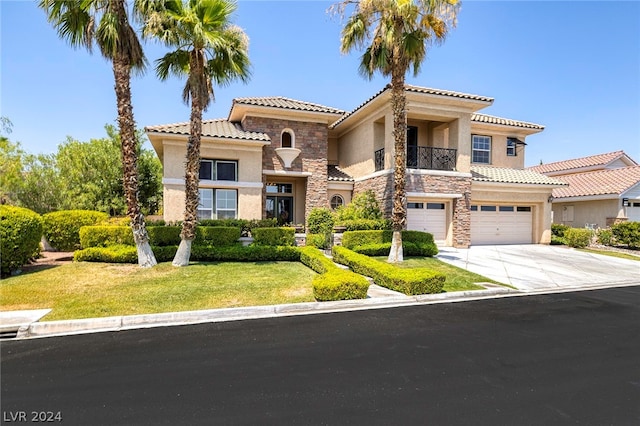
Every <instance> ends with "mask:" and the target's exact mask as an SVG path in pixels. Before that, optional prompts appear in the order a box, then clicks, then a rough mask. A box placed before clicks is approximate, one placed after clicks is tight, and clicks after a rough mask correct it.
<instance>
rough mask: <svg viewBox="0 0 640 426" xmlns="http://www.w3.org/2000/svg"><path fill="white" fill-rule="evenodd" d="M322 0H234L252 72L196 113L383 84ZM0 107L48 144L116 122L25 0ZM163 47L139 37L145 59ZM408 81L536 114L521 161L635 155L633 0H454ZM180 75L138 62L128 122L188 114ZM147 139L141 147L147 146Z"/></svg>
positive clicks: (38, 148) (351, 100)
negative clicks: (454, 9)
mask: <svg viewBox="0 0 640 426" xmlns="http://www.w3.org/2000/svg"><path fill="white" fill-rule="evenodd" d="M331 4H332V3H331V2H326V1H283V2H274V1H245V0H242V1H240V2H239V8H238V11H237V14H236V18H235V22H236V23H237V24H238V25H240V26H241V27H242V28H243V29H244V30H245V32H246V33H247V34H248V36H249V38H250V52H249V53H250V58H251V61H252V64H253V68H252V72H253V76H252V79H251V81H250V82H249V83H248V84H246V85H243V84H241V83H237V84H233V85H230V86H228V87H223V88H215V93H216V101H215V103H214V104H212V106H210V107H209V110H208V111H206V112H205V118H226V117H227V115H228V112H229V108H230V106H231V100H232V99H233V98H235V97H245V96H286V97H290V98H293V99H299V100H303V101H309V102H315V103H319V104H323V105H328V106H332V107H336V108H341V109H345V110H351V109H353V108H355V107H357V106H358V105H359V104H361V103H362V102H363V101H365V100H366V99H367V98H369V97H370V96H371V95H373V94H374V93H376V92H377V91H379V90H380V89H381V88H382V87H384V85H385V84H386V83H387V80H386V79H384V78H382V77H376V78H374V79H373V80H372V81H368V80H365V79H363V78H362V77H361V76H360V75H359V74H358V72H357V65H358V56H359V54H357V53H352V54H350V55H348V56H345V55H342V54H340V51H339V38H340V29H341V23H340V21H339V19H337V18H331V17H330V16H329V15H327V13H326V10H327V8H328V7H329V6H330V5H331ZM0 28H1V30H0V31H1V62H0V70H1V82H0V83H1V86H0V92H1V99H0V108H1V109H0V115H2V116H5V117H8V118H9V119H10V120H11V121H12V122H13V132H12V133H11V134H10V135H9V137H10V139H11V140H13V141H19V142H20V143H21V144H22V146H23V148H24V149H25V150H26V151H28V152H30V153H34V154H36V153H51V152H55V151H56V150H57V146H58V144H60V143H61V142H63V141H64V140H65V139H66V136H67V135H69V136H72V137H74V138H75V139H78V140H89V139H91V138H99V137H103V136H104V135H105V132H104V130H103V127H104V125H105V124H106V123H115V117H116V108H115V95H114V92H113V75H112V72H111V67H110V65H109V63H108V62H107V61H105V60H104V59H103V58H102V57H101V56H100V55H99V52H98V51H96V52H95V53H94V54H93V55H90V54H88V53H87V52H86V51H84V50H74V49H72V48H70V47H69V46H68V45H67V44H66V42H64V41H62V40H60V39H59V38H58V37H57V35H56V33H55V31H54V30H53V29H52V28H51V27H50V25H49V24H48V23H47V21H46V19H45V16H44V12H42V11H41V10H39V9H38V8H37V6H36V3H35V2H29V1H10V0H9V1H7V0H1V1H0ZM165 52H166V50H165V49H164V48H163V47H162V46H158V45H148V46H147V49H146V53H147V57H148V59H149V62H150V64H151V65H152V64H153V61H154V60H155V59H157V58H159V57H160V56H162V55H163V54H164V53H165ZM407 82H408V83H410V84H416V85H420V86H426V87H435V88H440V89H448V90H455V91H461V92H466V93H473V94H478V95H484V96H490V97H493V98H495V102H494V104H493V105H492V106H491V107H489V108H486V109H484V110H482V111H481V112H483V113H486V114H491V115H497V116H500V117H506V118H512V119H516V120H523V121H531V122H534V123H538V124H542V125H544V126H546V129H545V131H544V132H542V133H541V134H538V135H534V136H531V137H529V138H528V139H527V142H528V146H527V152H526V165H527V166H529V165H536V164H539V162H540V161H541V160H542V161H544V162H545V163H549V162H552V161H559V160H564V159H569V158H575V157H581V156H586V155H592V154H599V153H604V152H611V151H616V150H619V149H622V150H624V151H626V152H627V154H629V155H630V156H631V157H633V158H634V159H636V160H637V161H640V3H639V2H635V1H626V2H610V1H586V2H579V1H569V2H559V1H533V2H527V1H477V0H475V1H474V0H467V1H465V2H463V4H462V8H461V11H460V14H459V15H458V26H457V28H456V29H455V30H454V31H453V32H452V33H451V34H450V36H449V37H448V39H447V41H446V42H445V43H444V44H443V45H441V46H438V47H434V48H432V49H431V51H430V53H429V55H428V57H427V60H426V61H425V63H424V64H423V68H422V72H421V73H420V74H419V75H418V76H417V77H416V78H414V77H412V76H410V77H409V78H407ZM183 84H184V83H183V81H180V80H177V79H174V80H171V81H169V82H165V83H162V82H159V81H158V80H157V78H156V77H155V75H154V71H153V67H152V66H150V67H149V69H148V71H147V73H146V74H145V75H144V76H141V77H135V78H134V80H133V81H132V90H133V103H134V114H135V118H136V122H137V125H138V127H144V126H148V125H155V124H166V123H175V122H183V121H188V119H189V108H188V107H187V106H185V105H184V104H183V103H182V99H181V92H182V87H183ZM147 146H150V145H147Z"/></svg>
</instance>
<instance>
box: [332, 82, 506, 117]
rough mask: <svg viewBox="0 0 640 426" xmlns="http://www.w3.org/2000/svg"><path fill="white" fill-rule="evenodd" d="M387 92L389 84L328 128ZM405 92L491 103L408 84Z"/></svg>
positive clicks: (446, 91) (490, 101)
mask: <svg viewBox="0 0 640 426" xmlns="http://www.w3.org/2000/svg"><path fill="white" fill-rule="evenodd" d="M387 90H391V85H390V84H387V85H386V86H385V87H384V88H383V89H382V90H380V91H379V92H378V93H376V94H375V95H373V96H371V97H370V98H369V99H367V100H366V101H364V102H363V103H361V104H360V105H359V106H357V107H356V108H355V109H354V110H353V111H351V112H348V113H346V114H345V115H344V116H342V117H341V118H339V119H338V120H337V121H336V122H335V123H333V124H332V125H331V126H330V127H331V128H335V127H336V126H337V125H338V124H340V123H341V122H343V121H344V120H345V119H346V118H347V117H349V116H351V115H353V114H354V113H355V112H356V111H358V110H360V109H362V108H363V107H364V106H365V105H367V104H368V103H369V102H371V101H372V100H374V99H375V98H377V97H378V96H380V95H382V94H383V93H384V92H385V91H387ZM405 91H407V92H413V93H424V94H427V95H437V96H447V97H452V98H460V99H469V100H473V101H481V102H486V103H488V104H490V103H492V102H493V98H489V97H486V96H480V95H472V94H469V93H462V92H453V91H451V90H440V89H432V88H430V87H420V86H412V85H409V84H406V85H405Z"/></svg>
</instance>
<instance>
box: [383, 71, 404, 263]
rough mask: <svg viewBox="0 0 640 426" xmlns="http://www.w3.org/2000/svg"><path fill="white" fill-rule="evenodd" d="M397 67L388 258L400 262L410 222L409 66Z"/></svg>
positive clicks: (393, 94)
mask: <svg viewBox="0 0 640 426" xmlns="http://www.w3.org/2000/svg"><path fill="white" fill-rule="evenodd" d="M397 68H399V67H397V66H396V67H394V69H393V70H392V73H391V109H392V111H393V137H394V162H395V167H394V171H393V207H392V210H391V220H392V223H393V239H392V241H391V250H390V251H389V258H388V259H387V261H388V262H392V263H397V262H402V260H403V251H402V230H403V229H404V228H405V226H406V222H407V209H406V205H407V203H406V201H407V200H406V199H407V196H406V191H405V182H406V165H407V162H406V150H405V146H406V139H407V117H406V115H407V112H406V108H405V105H406V95H405V92H404V73H405V72H406V69H405V68H403V69H401V70H400V69H397Z"/></svg>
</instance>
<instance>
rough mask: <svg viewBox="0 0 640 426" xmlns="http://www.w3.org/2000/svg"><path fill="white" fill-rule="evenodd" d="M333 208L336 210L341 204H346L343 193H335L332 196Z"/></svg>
mask: <svg viewBox="0 0 640 426" xmlns="http://www.w3.org/2000/svg"><path fill="white" fill-rule="evenodd" d="M330 204H331V209H332V210H335V209H337V208H338V207H340V206H344V198H342V195H338V194H336V195H334V196H333V197H331V202H330Z"/></svg>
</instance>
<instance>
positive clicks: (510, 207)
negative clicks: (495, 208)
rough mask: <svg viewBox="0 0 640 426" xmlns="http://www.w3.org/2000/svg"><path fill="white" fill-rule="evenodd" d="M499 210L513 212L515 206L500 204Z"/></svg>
mask: <svg viewBox="0 0 640 426" xmlns="http://www.w3.org/2000/svg"><path fill="white" fill-rule="evenodd" d="M499 210H500V211H501V212H513V211H514V210H515V209H514V208H513V206H500V208H499Z"/></svg>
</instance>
